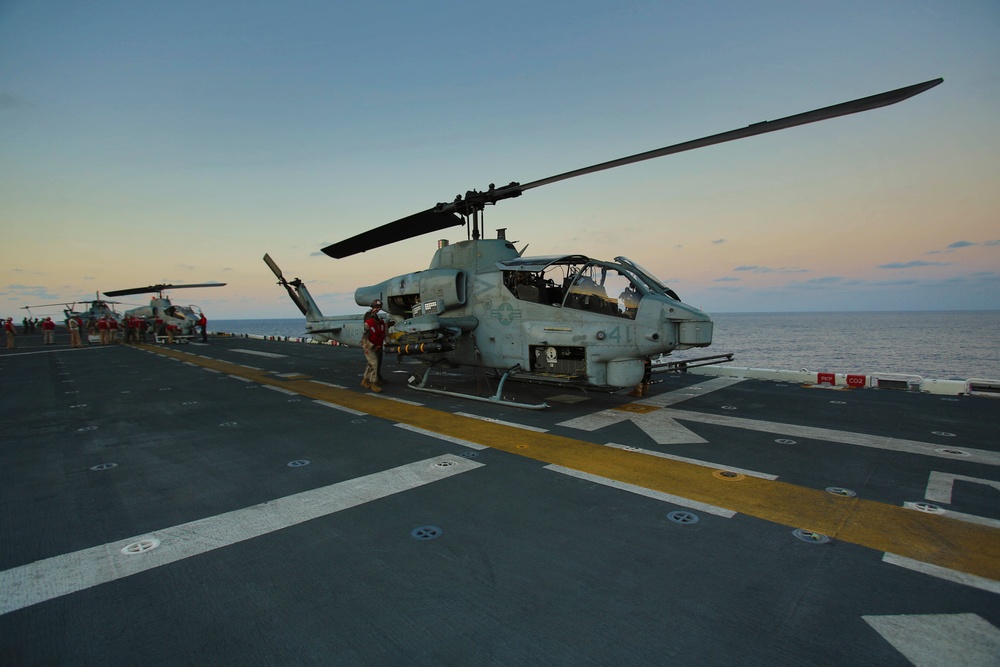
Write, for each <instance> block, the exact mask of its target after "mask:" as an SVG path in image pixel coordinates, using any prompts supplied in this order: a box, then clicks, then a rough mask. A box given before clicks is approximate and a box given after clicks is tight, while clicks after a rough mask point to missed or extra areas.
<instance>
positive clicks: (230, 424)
mask: <svg viewBox="0 0 1000 667" xmlns="http://www.w3.org/2000/svg"><path fill="white" fill-rule="evenodd" d="M219 426H236V422H222V423H221V424H219Z"/></svg>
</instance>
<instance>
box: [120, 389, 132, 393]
mask: <svg viewBox="0 0 1000 667" xmlns="http://www.w3.org/2000/svg"><path fill="white" fill-rule="evenodd" d="M122 393H123V394H131V393H132V391H131V390H130V389H126V390H125V391H123V392H122Z"/></svg>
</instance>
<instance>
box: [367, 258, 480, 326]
mask: <svg viewBox="0 0 1000 667" xmlns="http://www.w3.org/2000/svg"><path fill="white" fill-rule="evenodd" d="M467 286H468V278H467V276H466V273H465V271H460V270H458V269H428V270H426V271H416V272H414V273H407V274H404V275H401V276H396V277H395V278H390V279H389V280H386V281H384V282H381V283H379V284H377V285H370V286H368V287H359V288H358V289H357V290H356V291H355V292H354V301H355V303H357V304H358V305H359V306H368V305H369V304H370V303H371V302H372V301H374V300H375V299H381V300H382V302H383V304H384V305H385V306H386V309H387V310H388V311H389V312H391V313H393V314H397V315H410V314H411V313H412V311H413V308H414V306H416V304H420V308H419V312H420V313H426V314H430V313H436V314H440V313H443V312H445V311H447V310H449V309H454V308H459V307H461V306H464V305H465V302H466V298H467V289H466V288H467ZM413 314H416V313H413Z"/></svg>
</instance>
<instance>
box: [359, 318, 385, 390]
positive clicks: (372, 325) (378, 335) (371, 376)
mask: <svg viewBox="0 0 1000 667" xmlns="http://www.w3.org/2000/svg"><path fill="white" fill-rule="evenodd" d="M381 309H382V302H381V301H380V300H378V299H375V300H374V301H372V307H371V310H369V311H368V313H367V314H366V315H365V332H364V335H362V336H361V349H362V350H364V353H365V360H366V361H367V362H368V365H367V366H366V367H365V374H364V376H363V377H362V378H361V386H362V387H365V388H366V389H371V390H372V391H374V392H375V393H376V394H380V393H382V383H381V382H380V381H379V378H378V366H379V357H381V356H382V344H383V343H384V342H385V330H386V326H385V320H383V319H382V318H381V317H379V316H378V311H379V310H381Z"/></svg>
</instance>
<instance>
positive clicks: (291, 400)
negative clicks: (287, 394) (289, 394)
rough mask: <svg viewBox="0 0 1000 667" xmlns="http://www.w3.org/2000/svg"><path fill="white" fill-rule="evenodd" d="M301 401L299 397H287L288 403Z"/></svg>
mask: <svg viewBox="0 0 1000 667" xmlns="http://www.w3.org/2000/svg"><path fill="white" fill-rule="evenodd" d="M301 401H302V399H301V398H290V399H288V402H289V403H300V402H301Z"/></svg>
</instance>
